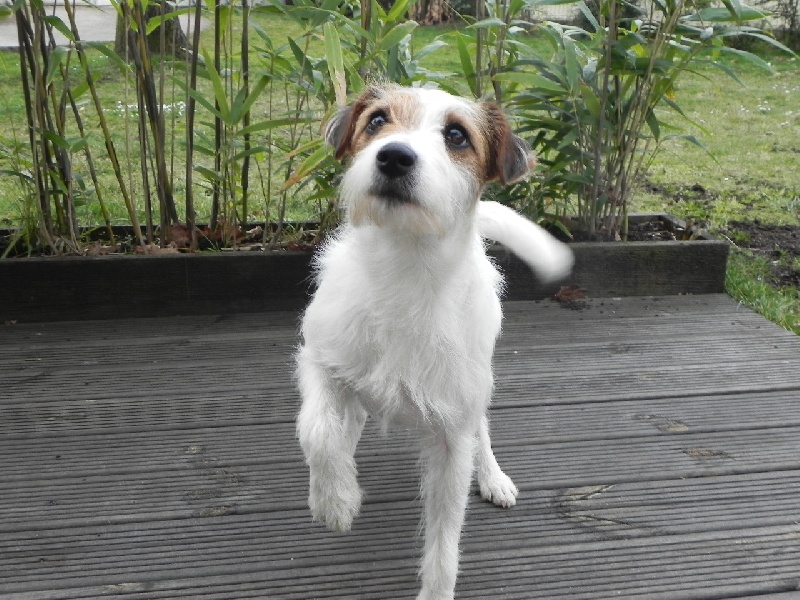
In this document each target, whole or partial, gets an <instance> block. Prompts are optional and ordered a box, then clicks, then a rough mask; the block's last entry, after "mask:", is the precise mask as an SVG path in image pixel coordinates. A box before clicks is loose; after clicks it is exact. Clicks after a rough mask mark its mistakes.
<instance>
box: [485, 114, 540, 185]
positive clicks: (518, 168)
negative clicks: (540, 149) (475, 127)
mask: <svg viewBox="0 0 800 600" xmlns="http://www.w3.org/2000/svg"><path fill="white" fill-rule="evenodd" d="M483 106H484V111H485V112H486V118H487V122H488V132H489V165H488V173H487V179H488V180H489V181H491V180H493V179H498V180H499V181H500V183H501V184H503V185H506V184H508V183H514V182H515V181H517V180H518V179H520V178H521V177H523V176H524V175H525V174H526V173H527V172H528V171H530V170H531V169H532V168H533V167H534V166H535V165H536V160H535V159H534V157H533V154H532V153H531V148H530V146H529V145H528V143H527V142H526V141H525V140H523V139H522V138H521V137H518V136H516V135H514V133H513V132H512V131H511V126H510V125H509V124H508V119H506V116H505V115H504V114H503V111H502V110H501V109H500V107H499V106H497V105H496V104H494V103H491V102H487V103H486V104H484V105H483Z"/></svg>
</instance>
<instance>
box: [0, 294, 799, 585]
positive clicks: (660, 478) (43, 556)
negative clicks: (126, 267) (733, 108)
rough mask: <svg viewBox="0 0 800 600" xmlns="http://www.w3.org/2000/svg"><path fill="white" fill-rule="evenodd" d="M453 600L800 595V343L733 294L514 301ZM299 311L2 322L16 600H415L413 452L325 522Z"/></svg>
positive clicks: (380, 447) (391, 455)
mask: <svg viewBox="0 0 800 600" xmlns="http://www.w3.org/2000/svg"><path fill="white" fill-rule="evenodd" d="M505 309H506V324H505V331H504V334H503V337H502V339H501V341H500V343H499V345H498V348H497V358H496V374H497V380H498V382H497V391H496V395H495V400H494V405H493V408H492V411H491V418H492V426H493V437H494V444H495V450H496V454H497V456H498V460H499V461H500V464H501V465H502V466H503V467H504V468H505V470H506V472H507V473H508V474H509V475H511V476H512V478H513V479H514V480H515V482H516V483H517V484H518V485H519V487H520V488H521V493H520V498H519V504H518V505H517V506H516V507H515V508H513V509H511V510H503V509H500V508H496V507H494V506H491V505H488V504H486V503H484V502H482V501H481V500H480V498H479V497H478V496H473V497H472V498H471V501H470V507H469V512H468V514H467V523H466V528H465V531H464V535H463V540H462V547H463V558H462V562H461V567H462V573H461V575H460V577H459V582H458V587H457V594H456V596H457V598H483V599H488V598H491V599H496V598H498V599H499V598H517V599H521V600H529V599H533V598H546V599H555V598H569V599H581V598H586V599H592V600H596V599H604V598H646V599H662V598H663V599H666V598H669V599H677V600H687V599H690V598H742V597H749V598H756V597H757V598H771V599H781V600H783V599H786V600H788V599H789V598H800V338H798V337H796V336H793V335H792V334H790V333H788V332H786V331H783V330H782V329H780V328H778V327H777V326H775V325H773V324H771V323H769V322H768V321H766V320H764V319H762V318H761V317H759V316H757V315H755V314H754V313H752V312H751V311H749V310H748V309H746V308H743V307H740V306H737V304H736V303H735V302H734V301H732V300H731V299H730V298H728V297H726V296H721V295H707V296H682V297H670V298H626V299H622V300H614V299H604V300H592V301H590V302H589V303H588V304H587V306H586V307H585V308H584V309H583V310H569V309H565V308H562V307H560V306H559V305H557V304H555V303H553V302H542V303H530V302H510V303H507V304H506V307H505ZM296 330H297V314H296V313H264V314H240V315H233V316H226V317H213V316H212V317H187V318H170V319H139V320H119V321H96V322H60V323H44V324H32V325H20V324H17V325H5V326H2V325H0V598H3V599H14V600H32V599H54V598H97V597H106V598H116V597H118V598H142V599H150V598H202V599H209V598H233V599H239V598H270V599H273V598H274V599H278V598H280V599H292V598H294V599H302V600H309V599H322V598H363V599H365V600H373V599H400V598H409V599H410V598H413V597H414V595H415V593H416V589H417V581H416V562H417V558H418V554H419V547H420V538H419V535H418V526H419V519H420V504H419V499H418V489H419V486H418V473H417V462H416V453H415V451H414V450H413V444H412V443H411V442H410V438H409V437H408V436H407V435H406V434H404V433H396V434H393V435H391V436H389V437H388V438H387V437H382V436H381V435H380V434H378V433H377V432H376V431H375V430H374V429H368V430H367V431H366V432H365V435H364V439H363V440H362V443H361V445H360V448H359V452H358V455H357V456H358V462H359V465H360V473H361V476H360V477H361V482H362V486H363V487H364V488H365V490H366V492H367V496H366V501H365V504H364V506H363V509H362V514H361V516H360V517H359V518H358V520H357V522H356V524H355V526H354V529H353V531H352V532H350V533H348V534H332V533H328V532H327V531H325V529H324V528H323V527H321V526H319V525H317V524H314V523H312V522H311V518H310V515H309V512H308V510H307V508H306V494H307V487H308V484H307V480H306V477H307V472H306V469H305V467H304V465H303V463H302V458H301V454H300V451H299V448H298V445H297V443H296V441H295V437H294V424H293V419H294V415H295V413H296V411H297V409H298V395H297V392H296V391H295V389H294V386H293V384H292V376H291V372H292V360H291V355H292V351H293V348H294V346H295V344H296Z"/></svg>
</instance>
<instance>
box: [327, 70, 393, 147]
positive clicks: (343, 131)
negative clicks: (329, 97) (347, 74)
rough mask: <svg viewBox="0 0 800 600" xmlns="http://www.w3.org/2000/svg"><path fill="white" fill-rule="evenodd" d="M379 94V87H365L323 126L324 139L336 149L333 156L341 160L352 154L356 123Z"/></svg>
mask: <svg viewBox="0 0 800 600" xmlns="http://www.w3.org/2000/svg"><path fill="white" fill-rule="evenodd" d="M379 96H380V87H379V86H372V87H369V88H367V89H366V90H365V91H364V92H363V93H362V94H361V96H359V97H358V100H356V101H355V102H354V103H353V104H351V105H350V106H343V107H341V108H340V109H339V110H338V111H337V112H336V114H335V115H333V116H332V117H331V119H330V121H328V124H327V125H326V127H325V141H326V142H328V144H330V145H331V146H333V147H334V149H335V150H336V152H335V154H334V156H335V157H336V159H337V160H341V159H342V158H343V157H344V156H347V155H348V154H350V155H352V154H353V139H354V138H355V135H356V124H357V123H358V118H359V117H360V116H361V113H363V112H364V111H365V110H366V108H367V106H369V104H370V103H372V102H373V101H374V100H375V99H376V98H378V97H379Z"/></svg>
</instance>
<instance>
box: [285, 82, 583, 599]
mask: <svg viewBox="0 0 800 600" xmlns="http://www.w3.org/2000/svg"><path fill="white" fill-rule="evenodd" d="M398 93H399V92H398ZM403 93H412V94H417V95H419V100H420V116H419V118H418V120H417V122H416V123H415V125H414V126H410V127H406V128H405V129H404V130H403V131H401V132H395V133H392V134H391V135H387V136H383V137H378V138H376V140H375V141H374V142H372V143H370V144H368V145H367V146H366V147H365V148H364V149H363V150H362V151H361V152H359V153H358V154H357V155H356V156H355V157H354V159H353V162H352V164H351V166H350V168H349V170H348V172H347V174H346V175H345V177H344V181H343V184H342V200H343V202H344V204H345V208H346V210H347V214H348V220H347V222H346V223H345V224H344V225H343V226H342V227H341V229H340V230H339V231H338V232H337V234H336V235H335V236H334V238H333V239H332V240H331V241H329V242H328V243H327V244H326V246H325V247H324V249H323V250H322V252H321V254H320V255H319V256H318V258H317V269H318V288H317V290H316V293H315V294H314V298H313V300H312V302H311V303H310V305H309V306H308V308H307V310H306V312H305V314H304V316H303V322H302V337H303V342H302V346H301V348H300V350H299V352H298V354H297V375H298V383H299V387H300V391H301V394H302V399H303V403H302V407H301V410H300V413H299V415H298V419H297V435H298V438H299V440H300V444H301V446H302V448H303V451H304V453H305V456H306V461H307V464H308V465H309V468H310V492H309V506H310V508H311V512H312V515H313V517H314V519H315V520H318V521H323V522H325V523H326V524H327V525H328V527H330V528H331V529H334V530H342V531H345V530H348V529H349V528H350V526H351V523H352V520H353V518H354V517H355V516H356V515H357V514H358V511H359V507H360V505H361V497H362V494H361V490H360V488H359V485H358V481H357V472H356V464H355V461H354V459H353V454H354V452H355V448H356V444H357V443H358V439H359V437H360V435H361V430H362V428H363V425H364V421H365V419H366V417H367V415H369V416H371V417H372V418H374V419H376V420H377V421H379V422H380V423H381V424H382V425H383V426H384V427H385V428H388V427H389V426H390V425H392V424H400V425H402V426H405V427H413V428H416V429H417V430H418V431H419V433H420V440H421V444H422V448H421V456H422V462H423V476H422V497H423V500H424V505H425V506H424V525H425V546H424V552H423V558H422V564H421V568H420V574H421V580H422V590H421V591H420V594H419V596H418V600H449V599H452V598H453V590H454V587H455V582H456V574H457V571H458V541H459V537H460V532H461V527H462V524H463V520H464V514H465V510H466V505H467V499H468V495H469V488H470V482H471V478H472V473H473V468H474V466H475V465H477V476H478V482H479V486H480V491H481V495H482V496H483V497H484V498H486V499H487V500H490V501H492V502H494V503H495V504H498V505H500V506H504V507H510V506H513V505H514V504H515V502H516V496H517V493H518V491H517V488H516V486H515V485H514V484H513V482H512V481H511V479H510V478H508V477H507V476H506V475H505V474H504V473H503V472H502V470H501V469H500V467H499V466H498V464H497V461H496V460H495V457H494V455H493V453H492V449H491V444H490V440H489V426H488V419H487V408H488V406H489V401H490V396H491V392H492V387H493V375H492V366H491V363H492V353H493V350H494V344H495V340H496V339H497V336H498V334H499V332H500V323H501V318H502V315H501V306H500V300H499V297H498V290H499V289H500V286H501V277H500V275H499V274H498V272H497V271H496V270H495V268H494V266H493V265H492V263H491V262H490V261H489V260H488V258H487V257H486V254H485V250H484V242H483V239H482V235H483V236H487V237H492V238H494V239H497V240H498V241H501V242H502V243H505V244H507V245H508V246H509V247H510V248H511V249H512V250H514V251H516V252H520V253H521V254H522V256H523V258H525V259H526V260H527V261H528V262H529V263H530V264H531V265H532V266H533V267H534V268H535V269H536V271H537V272H538V273H540V274H541V275H543V276H544V277H545V278H548V279H551V278H553V277H555V276H557V275H559V274H561V275H563V274H565V273H566V272H567V271H568V270H569V268H570V266H571V264H572V260H571V253H570V252H569V251H568V250H564V249H563V248H562V246H561V245H560V244H559V243H558V242H556V241H555V240H553V239H552V238H550V237H549V236H548V235H547V234H546V233H544V232H543V231H542V230H540V229H539V228H536V227H535V226H533V224H531V223H530V222H528V221H526V220H525V219H523V218H522V217H519V216H518V215H517V214H516V213H514V212H513V211H511V210H510V209H506V208H504V207H502V206H500V205H497V204H495V203H479V201H478V196H479V194H480V190H481V188H482V186H483V183H484V182H483V181H479V180H477V179H476V177H475V175H474V174H472V173H470V172H469V170H468V169H465V168H464V167H462V166H460V165H459V164H457V162H456V161H454V160H451V157H450V155H449V154H448V150H447V147H446V145H445V143H444V141H443V140H442V127H443V126H444V123H443V120H444V119H445V116H446V115H451V114H452V113H453V112H458V113H459V114H462V115H464V118H475V117H474V113H475V112H476V109H475V107H476V106H477V105H474V104H472V103H468V102H466V101H464V100H460V99H456V98H453V97H452V96H449V95H447V94H444V93H442V92H432V91H430V90H415V91H413V92H409V91H404V92H403ZM448 118H449V116H448ZM398 140H399V141H402V142H403V143H405V144H408V145H409V146H410V147H412V148H413V149H414V151H415V152H416V153H417V156H418V164H417V165H416V167H415V168H416V169H417V171H416V176H415V177H416V178H415V180H414V181H415V183H414V188H413V189H414V197H415V200H416V202H415V203H414V204H401V205H396V204H391V203H387V202H386V201H384V200H383V199H382V198H380V197H375V196H374V195H372V194H370V192H369V190H370V182H371V181H372V180H373V179H374V178H375V177H377V176H378V173H377V170H376V154H377V153H378V151H379V149H380V148H382V147H383V146H384V145H385V144H387V143H389V142H390V141H398Z"/></svg>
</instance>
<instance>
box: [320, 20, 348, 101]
mask: <svg viewBox="0 0 800 600" xmlns="http://www.w3.org/2000/svg"><path fill="white" fill-rule="evenodd" d="M322 29H323V33H324V35H325V58H326V59H327V63H328V72H329V73H330V76H331V81H332V82H333V91H334V93H335V95H336V104H337V106H344V105H345V104H347V74H346V73H345V70H344V57H343V56H342V44H341V41H340V40H339V33H338V32H337V31H336V28H335V27H334V26H333V23H331V22H328V23H325V25H324V26H323V28H322Z"/></svg>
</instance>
